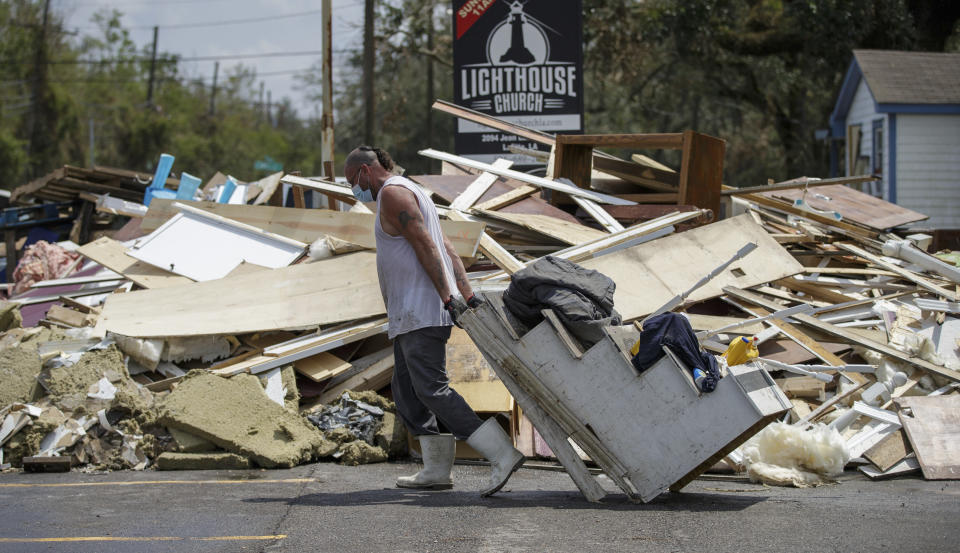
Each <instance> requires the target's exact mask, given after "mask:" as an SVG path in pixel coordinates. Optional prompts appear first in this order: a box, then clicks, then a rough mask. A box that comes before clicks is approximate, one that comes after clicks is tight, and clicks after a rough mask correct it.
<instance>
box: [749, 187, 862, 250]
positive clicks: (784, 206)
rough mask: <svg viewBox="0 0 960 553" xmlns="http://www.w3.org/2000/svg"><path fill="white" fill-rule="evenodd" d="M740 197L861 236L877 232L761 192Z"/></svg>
mask: <svg viewBox="0 0 960 553" xmlns="http://www.w3.org/2000/svg"><path fill="white" fill-rule="evenodd" d="M742 199H744V200H747V201H749V202H754V203H757V204H760V205H762V206H765V207H770V208H773V209H776V210H778V211H783V212H786V213H790V214H792V215H796V216H798V217H803V218H805V219H809V220H811V221H816V222H817V223H820V224H823V225H827V226H828V227H833V228H836V229H839V230H840V231H843V232H847V233H850V234H853V235H855V236H858V237H861V238H871V239H875V238H876V237H877V234H878V233H877V232H876V231H874V230H870V229H866V228H863V227H859V226H857V225H852V224H850V223H846V222H843V221H837V220H836V219H833V218H830V217H825V216H823V215H818V214H816V213H813V212H810V211H804V210H802V209H799V208H796V207H793V204H792V203H788V202H784V201H781V200H778V199H776V198H768V197H767V196H764V195H763V194H744V195H743V196H742Z"/></svg>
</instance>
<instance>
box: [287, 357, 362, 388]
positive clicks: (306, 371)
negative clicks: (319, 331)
mask: <svg viewBox="0 0 960 553" xmlns="http://www.w3.org/2000/svg"><path fill="white" fill-rule="evenodd" d="M352 366H353V365H351V364H350V362H349V361H344V360H343V359H340V358H339V357H337V356H336V355H334V354H332V353H330V352H329V351H322V352H320V353H318V354H316V355H311V356H310V357H304V358H303V359H300V360H299V361H296V362H295V363H294V364H293V368H294V369H296V371H297V372H298V373H300V374H302V375H303V376H306V377H307V378H309V379H310V380H312V381H314V382H322V381H324V380H326V379H328V378H331V377H334V376H337V375H338V374H341V373H343V372H346V371H348V370H350V367H352Z"/></svg>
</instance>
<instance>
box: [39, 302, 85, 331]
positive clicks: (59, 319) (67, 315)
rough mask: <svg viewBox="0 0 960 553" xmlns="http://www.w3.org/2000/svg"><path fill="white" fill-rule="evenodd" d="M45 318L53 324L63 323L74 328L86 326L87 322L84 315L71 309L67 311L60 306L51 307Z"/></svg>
mask: <svg viewBox="0 0 960 553" xmlns="http://www.w3.org/2000/svg"><path fill="white" fill-rule="evenodd" d="M46 318H47V319H49V320H51V321H53V322H56V323H63V324H65V325H68V326H72V327H74V328H80V327H82V326H86V324H87V320H88V319H87V316H86V315H85V314H83V313H80V312H79V311H74V310H73V309H67V308H66V307H63V306H61V305H51V306H50V309H48V310H47V315H46Z"/></svg>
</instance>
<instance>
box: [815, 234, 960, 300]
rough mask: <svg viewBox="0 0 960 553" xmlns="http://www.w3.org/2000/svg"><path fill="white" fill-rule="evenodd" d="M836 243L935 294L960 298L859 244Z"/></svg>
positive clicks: (949, 297)
mask: <svg viewBox="0 0 960 553" xmlns="http://www.w3.org/2000/svg"><path fill="white" fill-rule="evenodd" d="M834 245H835V246H837V247H838V248H841V249H844V250H846V251H848V252H850V253H853V254H856V255H858V256H860V257H862V258H864V259H866V260H867V261H869V262H870V263H873V264H874V265H876V266H878V267H882V268H884V269H886V270H888V271H890V272H892V273H896V274H898V275H900V277H902V278H905V279H907V280H909V281H910V282H912V283H914V284H916V285H917V286H919V287H921V288H923V289H924V290H927V291H930V292H933V293H934V294H937V295H939V296H943V297H945V298H947V299H949V300H952V301H958V300H960V296H958V295H957V294H956V293H954V292H951V291H950V290H947V289H945V288H942V287H940V286H937V285H936V284H933V283H932V282H930V281H929V280H927V279H925V278H923V277H921V276H919V275H918V274H916V273H914V272H912V271H908V270H906V269H902V268H900V267H898V266H896V265H894V264H893V263H888V262H886V261H884V260H883V259H881V258H880V257H879V256H876V255H873V254H872V253H870V252H868V251H866V250H864V249H863V248H861V247H859V246H854V245H853V244H849V243H847V242H837V243H836V244H834Z"/></svg>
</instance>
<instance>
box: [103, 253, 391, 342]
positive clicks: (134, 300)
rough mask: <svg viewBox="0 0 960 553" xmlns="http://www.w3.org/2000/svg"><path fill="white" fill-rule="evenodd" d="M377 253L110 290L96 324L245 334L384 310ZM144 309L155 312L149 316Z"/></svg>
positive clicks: (129, 329) (147, 332) (145, 331)
mask: <svg viewBox="0 0 960 553" xmlns="http://www.w3.org/2000/svg"><path fill="white" fill-rule="evenodd" d="M384 312H385V309H384V306H383V300H382V298H381V295H380V286H379V282H378V280H377V271H376V255H375V254H373V253H371V252H357V253H353V254H348V255H340V256H335V257H333V258H330V259H325V260H323V261H318V262H315V263H305V264H300V265H293V266H291V267H283V268H281V269H274V270H273V271H271V272H270V278H269V279H265V278H264V277H263V276H262V274H260V273H254V274H248V275H240V276H236V277H230V278H225V279H221V280H213V281H209V282H197V283H190V284H186V285H181V286H171V287H168V288H163V289H155V290H141V291H138V292H129V293H126V294H114V295H112V296H111V297H109V298H108V299H107V301H106V304H105V305H104V308H103V313H102V314H101V316H100V320H99V321H98V323H97V328H98V329H102V330H110V331H113V332H116V333H118V334H123V335H126V336H134V337H147V336H150V337H153V336H197V335H204V334H245V333H251V332H262V331H265V330H279V329H291V328H308V327H315V326H317V325H325V324H332V323H337V322H342V321H350V320H354V319H359V318H363V317H372V316H376V315H382V314H383V313H384ZM145 314H149V315H148V316H145Z"/></svg>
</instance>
